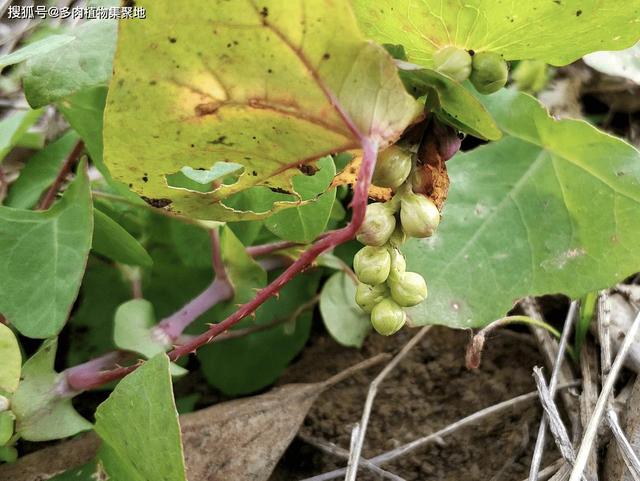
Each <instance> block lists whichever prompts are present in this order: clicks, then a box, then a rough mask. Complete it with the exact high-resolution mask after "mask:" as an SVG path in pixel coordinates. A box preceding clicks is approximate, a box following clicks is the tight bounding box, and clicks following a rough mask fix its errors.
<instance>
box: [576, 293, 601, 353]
mask: <svg viewBox="0 0 640 481" xmlns="http://www.w3.org/2000/svg"><path fill="white" fill-rule="evenodd" d="M597 304H598V293H597V292H595V291H593V292H588V293H586V294H585V295H584V296H582V299H581V300H580V314H579V315H578V321H577V322H576V336H575V346H576V353H578V352H580V349H581V348H582V345H583V344H584V340H585V339H586V338H587V334H588V333H589V326H591V322H592V321H593V319H594V316H595V312H596V306H597Z"/></svg>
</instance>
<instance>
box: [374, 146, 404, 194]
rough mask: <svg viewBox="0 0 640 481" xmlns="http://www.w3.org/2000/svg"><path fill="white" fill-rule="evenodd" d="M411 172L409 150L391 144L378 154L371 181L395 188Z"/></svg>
mask: <svg viewBox="0 0 640 481" xmlns="http://www.w3.org/2000/svg"><path fill="white" fill-rule="evenodd" d="M409 172H411V152H409V151H407V150H404V149H401V148H400V147H398V146H397V145H392V146H390V147H388V148H386V149H385V150H383V151H382V152H380V155H378V161H377V162H376V168H375V170H374V171H373V179H372V182H373V184H374V185H377V186H380V187H389V188H391V189H396V188H398V187H399V186H400V185H402V184H403V183H404V181H405V180H407V177H409Z"/></svg>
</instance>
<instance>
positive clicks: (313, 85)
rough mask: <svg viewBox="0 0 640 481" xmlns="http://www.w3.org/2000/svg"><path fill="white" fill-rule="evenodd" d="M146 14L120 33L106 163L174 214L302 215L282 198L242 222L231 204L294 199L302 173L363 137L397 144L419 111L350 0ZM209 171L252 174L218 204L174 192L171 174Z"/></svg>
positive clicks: (154, 6) (210, 197)
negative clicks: (257, 194) (224, 166)
mask: <svg viewBox="0 0 640 481" xmlns="http://www.w3.org/2000/svg"><path fill="white" fill-rule="evenodd" d="M143 3H144V6H145V7H146V9H147V17H148V18H147V20H145V21H142V22H128V21H123V22H121V23H120V30H119V35H118V48H117V53H116V58H115V63H114V71H115V74H114V78H113V80H112V83H111V86H110V89H109V100H108V103H107V110H106V112H105V135H104V138H105V141H106V144H105V162H106V164H107V166H108V167H109V169H110V170H111V172H112V174H113V176H114V178H116V179H117V180H120V181H122V182H125V183H126V184H130V185H131V188H132V190H134V191H135V192H137V193H138V194H140V195H143V196H145V197H147V198H149V199H152V200H153V199H156V200H157V199H162V201H163V204H166V205H167V208H168V209H169V210H172V211H174V212H176V213H181V214H184V215H187V216H191V217H196V218H201V219H213V220H238V219H246V220H250V219H257V218H264V217H266V216H268V214H269V213H271V212H272V211H277V210H280V209H283V208H286V207H298V206H299V203H298V202H290V201H282V200H280V201H277V202H276V203H275V205H272V206H271V205H270V206H269V207H268V208H267V209H265V210H262V211H259V212H255V211H238V210H234V209H233V208H231V207H229V206H228V205H225V203H223V201H224V200H225V199H229V198H230V197H233V196H234V195H235V194H237V193H239V192H242V191H245V190H247V189H251V188H254V187H257V186H263V188H269V189H274V190H275V191H278V192H285V193H289V194H293V195H295V194H296V192H295V186H294V185H293V183H292V182H293V178H294V177H295V176H296V175H302V174H300V171H299V170H298V167H301V166H305V165H306V164H309V165H310V166H313V165H314V164H315V163H316V161H317V160H318V159H320V158H322V157H323V156H325V155H327V154H329V153H333V152H340V151H344V150H348V149H350V148H354V147H358V146H359V145H360V140H361V138H362V137H370V138H371V139H372V140H374V141H376V142H379V143H380V144H386V143H389V142H391V141H394V140H395V139H396V138H397V137H398V136H399V135H400V134H401V132H402V131H403V130H404V128H405V127H406V126H407V125H408V124H409V123H410V122H411V121H412V120H413V119H414V118H415V117H416V116H417V115H419V113H420V107H419V105H418V104H417V102H416V101H415V100H414V99H412V98H411V97H410V96H409V95H408V94H407V93H406V91H405V90H404V88H403V86H402V84H401V82H400V80H399V78H398V75H397V70H396V67H395V65H394V64H393V62H392V59H391V58H390V56H389V55H388V54H387V53H386V52H385V51H384V49H383V48H382V47H380V46H377V45H375V44H373V43H371V42H368V41H367V40H366V39H365V37H364V36H363V35H361V34H360V33H359V31H358V29H357V25H356V23H355V19H354V17H353V14H352V12H351V9H350V5H349V2H348V1H347V0H338V1H337V2H336V1H329V0H308V1H305V2H304V4H300V3H292V2H286V1H284V0H271V1H267V2H266V3H265V2H263V3H261V4H260V7H258V6H256V5H254V4H252V3H250V2H245V3H237V2H234V3H228V2H217V3H216V4H215V6H214V8H212V5H211V3H210V2H208V1H206V0H197V1H196V2H195V3H193V2H192V4H191V8H189V9H179V10H176V9H175V5H174V4H173V2H170V1H168V0H155V1H153V2H143ZM311 18H313V22H312V23H311V22H306V21H305V19H311ZM212 25H214V27H213V28H212ZM239 26H241V27H239ZM152 45H153V48H148V47H149V46H152ZM205 47H206V48H205ZM339 110H342V112H343V113H344V114H341V113H340V112H339ZM344 115H346V116H348V117H349V118H350V123H351V124H352V125H351V126H350V125H348V123H347V122H346V121H345V120H344ZM354 128H355V129H357V131H358V132H359V133H355V132H354ZM132 131H135V132H136V135H131V134H130V133H131V132H132ZM212 161H213V162H223V161H224V162H234V163H237V164H241V165H243V166H244V172H243V173H242V174H241V175H240V176H239V178H238V180H237V182H234V183H231V184H221V185H220V186H218V187H217V188H215V189H214V190H213V191H212V192H208V193H202V192H198V191H196V190H189V189H185V188H176V187H171V186H169V185H167V178H166V176H167V175H171V174H174V173H176V172H178V171H179V170H180V169H181V168H182V167H184V166H190V167H192V168H194V169H199V168H204V169H208V168H209V167H210V166H211V164H212ZM320 193H321V192H316V193H315V194H320ZM169 201H170V202H171V203H170V204H168V202H169Z"/></svg>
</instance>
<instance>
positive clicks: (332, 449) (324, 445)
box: [298, 433, 404, 481]
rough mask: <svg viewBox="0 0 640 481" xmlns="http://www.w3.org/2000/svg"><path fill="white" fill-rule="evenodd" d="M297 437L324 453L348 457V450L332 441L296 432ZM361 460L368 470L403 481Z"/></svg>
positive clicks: (385, 477)
mask: <svg viewBox="0 0 640 481" xmlns="http://www.w3.org/2000/svg"><path fill="white" fill-rule="evenodd" d="M298 438H300V439H301V440H302V441H304V442H305V443H307V444H309V445H311V446H313V447H314V448H317V449H319V450H320V451H322V452H324V453H327V454H331V455H333V456H336V457H338V458H343V459H349V451H347V450H346V449H343V448H341V447H340V446H338V445H336V444H334V443H330V442H329V441H325V440H324V439H317V438H314V437H312V436H308V435H306V434H304V433H298ZM361 461H362V463H361V464H362V466H363V467H364V468H367V469H369V470H370V471H372V472H374V473H376V474H378V475H379V476H381V477H382V478H384V479H391V480H393V481H404V479H403V478H401V477H400V476H398V475H396V474H394V473H391V472H389V471H386V470H384V469H382V468H380V467H378V466H376V465H375V464H373V463H371V462H370V461H367V460H366V459H362V460H361Z"/></svg>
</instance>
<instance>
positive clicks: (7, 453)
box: [0, 446, 18, 463]
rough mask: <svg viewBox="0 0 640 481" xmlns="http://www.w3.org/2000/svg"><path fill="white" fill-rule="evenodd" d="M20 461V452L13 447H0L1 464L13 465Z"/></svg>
mask: <svg viewBox="0 0 640 481" xmlns="http://www.w3.org/2000/svg"><path fill="white" fill-rule="evenodd" d="M16 459H18V450H17V449H16V448H14V447H13V446H0V462H1V461H4V462H5V463H13V462H15V460H16Z"/></svg>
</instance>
